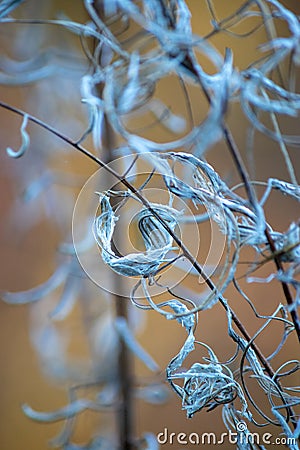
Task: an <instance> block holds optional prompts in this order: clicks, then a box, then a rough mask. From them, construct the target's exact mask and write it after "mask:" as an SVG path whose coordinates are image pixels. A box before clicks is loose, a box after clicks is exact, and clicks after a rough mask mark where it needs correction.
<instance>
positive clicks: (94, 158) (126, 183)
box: [0, 102, 274, 377]
mask: <svg viewBox="0 0 300 450" xmlns="http://www.w3.org/2000/svg"><path fill="white" fill-rule="evenodd" d="M0 106H2V107H3V108H5V109H7V110H9V111H12V112H14V113H16V114H18V115H20V116H24V115H25V112H24V111H21V110H20V109H18V108H14V107H12V106H10V105H8V104H6V103H4V102H0ZM27 117H28V120H29V121H31V122H33V123H36V124H38V125H39V126H41V127H43V128H44V129H46V130H48V131H49V132H51V133H53V134H54V135H55V136H57V137H59V138H60V139H61V140H63V141H64V142H66V143H68V144H69V145H71V146H72V147H73V148H75V149H76V150H78V151H79V152H81V153H82V154H83V155H85V156H87V157H88V158H90V159H91V160H92V161H94V162H96V163H97V164H98V165H99V166H100V167H103V168H105V169H106V170H107V172H108V173H110V174H111V175H113V176H114V177H115V178H116V179H118V180H119V181H120V182H121V183H122V184H124V186H126V187H127V188H128V189H129V190H130V191H131V192H132V193H133V194H134V195H135V197H136V198H137V199H138V200H140V201H141V203H142V204H143V205H144V206H145V207H146V208H148V209H149V211H150V212H151V213H152V214H153V216H154V217H155V218H156V219H157V220H158V221H159V222H160V223H161V224H162V226H163V227H164V228H165V229H166V230H167V231H168V233H170V235H171V236H172V238H173V239H174V241H175V242H176V244H178V246H179V247H180V248H181V250H182V252H183V254H184V255H185V256H186V258H187V259H188V260H189V261H190V262H191V264H192V265H193V267H194V268H195V269H196V270H197V271H198V273H199V274H200V275H201V276H202V277H203V279H204V280H205V283H206V284H207V286H208V287H209V288H210V289H211V290H213V291H215V292H217V290H216V287H215V285H214V283H213V282H212V281H211V279H210V278H209V277H208V276H207V275H206V274H205V272H204V270H203V268H202V267H201V265H200V264H199V263H198V262H197V261H196V260H195V258H194V257H193V255H192V254H191V253H190V252H189V250H188V249H187V247H185V245H184V244H183V243H182V242H181V241H180V239H179V238H178V237H177V236H176V235H175V234H174V232H173V231H172V230H171V229H170V228H169V226H168V225H167V223H166V222H165V221H164V220H163V219H161V217H160V216H159V215H158V213H157V212H156V211H155V210H154V209H153V208H152V207H151V204H150V203H149V202H148V200H147V199H146V198H144V197H143V196H142V194H141V193H140V192H139V190H137V189H136V188H135V187H134V186H133V185H132V184H131V183H129V181H127V179H126V178H125V177H124V176H122V175H119V174H118V173H117V172H116V171H115V170H114V169H112V168H111V167H110V166H109V165H108V164H106V163H105V162H104V161H102V160H101V159H99V158H98V157H97V156H95V155H93V154H92V153H90V152H89V151H88V150H86V149H85V148H84V147H82V146H81V145H79V144H78V143H77V142H75V141H73V140H72V139H70V138H69V137H67V136H65V135H64V134H63V133H61V132H59V131H58V130H56V129H55V128H53V127H51V126H50V125H48V124H46V123H44V122H43V121H41V120H39V119H37V118H36V117H34V116H32V115H30V114H27ZM218 299H219V301H220V303H221V304H222V306H223V307H224V309H225V310H226V312H230V314H231V317H232V320H233V322H234V323H235V325H236V327H237V328H238V330H239V331H240V332H241V334H242V335H243V336H244V338H245V339H246V341H247V342H250V341H251V337H250V335H249V333H248V332H247V330H246V329H245V327H244V326H243V324H242V323H241V321H240V320H239V318H238V317H237V315H236V314H235V313H234V311H232V310H231V308H230V307H229V306H228V305H227V302H226V300H225V299H224V298H223V296H222V295H221V294H219V295H218ZM251 348H252V349H253V350H254V352H255V354H256V355H257V357H258V359H259V360H260V361H261V363H262V365H263V367H264V368H265V370H266V372H267V373H268V375H269V376H270V377H273V376H274V371H273V369H272V367H271V366H270V364H269V363H268V361H267V360H266V358H265V357H264V356H263V354H262V353H261V351H260V349H259V348H258V346H257V345H256V344H255V342H251Z"/></svg>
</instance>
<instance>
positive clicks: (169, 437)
mask: <svg viewBox="0 0 300 450" xmlns="http://www.w3.org/2000/svg"><path fill="white" fill-rule="evenodd" d="M236 428H237V431H236V432H234V431H227V432H224V433H221V434H216V433H214V432H204V433H197V432H191V433H184V432H177V433H175V432H170V431H169V430H168V428H164V430H163V431H162V432H160V433H158V434H157V435H156V439H157V442H158V443H159V444H160V445H165V444H168V445H178V444H179V445H205V444H208V445H223V444H233V445H236V444H256V445H296V441H297V440H296V438H291V437H285V436H279V437H273V435H272V434H271V433H263V434H259V433H252V432H250V431H247V425H246V423H245V422H243V421H241V422H239V423H238V424H237V425H236Z"/></svg>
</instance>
